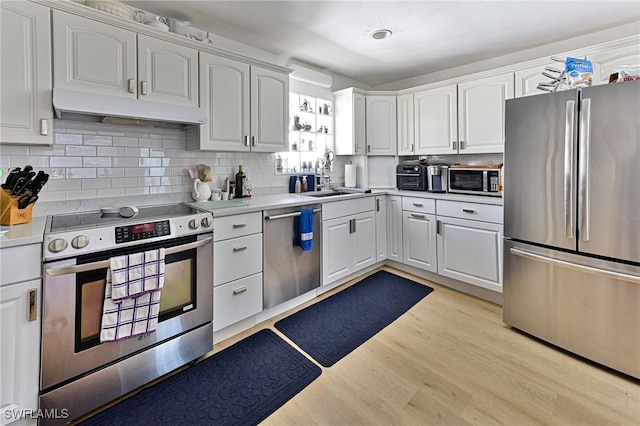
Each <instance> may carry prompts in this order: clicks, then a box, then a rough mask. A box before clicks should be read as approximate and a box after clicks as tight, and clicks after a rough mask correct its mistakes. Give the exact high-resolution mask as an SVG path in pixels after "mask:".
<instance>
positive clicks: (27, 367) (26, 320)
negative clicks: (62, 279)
mask: <svg viewBox="0 0 640 426" xmlns="http://www.w3.org/2000/svg"><path fill="white" fill-rule="evenodd" d="M40 291H41V281H40V280H34V281H25V282H22V283H20V284H10V285H5V286H3V287H0V340H1V341H2V346H0V351H1V354H0V377H2V380H0V397H1V400H0V407H2V411H3V413H2V415H3V419H2V424H3V425H4V424H10V423H12V422H13V421H14V420H17V419H15V418H13V413H16V412H18V411H19V410H25V411H27V410H33V411H34V412H35V410H37V409H38V392H39V389H40V318H41V317H40V303H39V299H40ZM32 292H35V293H32ZM30 307H33V311H32V312H33V313H32V315H30V310H31V309H30ZM5 410H7V411H5ZM23 413H24V411H23ZM7 416H8V417H7Z"/></svg>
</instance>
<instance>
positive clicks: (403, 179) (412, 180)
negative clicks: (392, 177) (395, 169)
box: [396, 173, 427, 191]
mask: <svg viewBox="0 0 640 426" xmlns="http://www.w3.org/2000/svg"><path fill="white" fill-rule="evenodd" d="M396 187H397V188H398V189H399V190H405V191H406V190H409V191H425V190H426V189H427V188H426V179H425V176H424V175H422V174H420V173H396Z"/></svg>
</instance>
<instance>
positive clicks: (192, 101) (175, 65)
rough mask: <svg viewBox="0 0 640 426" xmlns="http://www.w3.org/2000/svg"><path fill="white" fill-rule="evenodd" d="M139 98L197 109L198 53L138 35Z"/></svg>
mask: <svg viewBox="0 0 640 426" xmlns="http://www.w3.org/2000/svg"><path fill="white" fill-rule="evenodd" d="M138 80H139V81H138V98H139V99H144V100H147V101H156V102H166V103H171V104H176V105H186V106H193V107H197V106H198V51H197V50H195V49H189V48H188V47H183V46H178V45H177V44H173V43H169V42H167V41H164V40H158V39H155V38H151V37H148V36H145V35H138Z"/></svg>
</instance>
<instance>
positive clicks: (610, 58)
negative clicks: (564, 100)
mask: <svg viewBox="0 0 640 426" xmlns="http://www.w3.org/2000/svg"><path fill="white" fill-rule="evenodd" d="M587 59H589V60H590V61H591V63H592V64H593V83H592V84H593V85H594V86H595V85H598V84H608V83H609V76H610V75H611V74H613V73H615V72H616V70H615V69H616V67H618V66H619V65H637V64H640V47H639V46H638V44H633V45H630V46H625V47H620V48H618V49H609V50H604V51H602V52H598V53H593V54H591V55H588V56H587Z"/></svg>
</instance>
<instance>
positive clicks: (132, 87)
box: [127, 78, 136, 93]
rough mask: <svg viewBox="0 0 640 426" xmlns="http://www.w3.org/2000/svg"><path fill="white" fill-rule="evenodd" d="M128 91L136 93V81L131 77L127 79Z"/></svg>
mask: <svg viewBox="0 0 640 426" xmlns="http://www.w3.org/2000/svg"><path fill="white" fill-rule="evenodd" d="M127 83H128V87H127V89H128V90H129V93H136V81H135V80H134V79H132V78H130V79H129V80H127Z"/></svg>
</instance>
